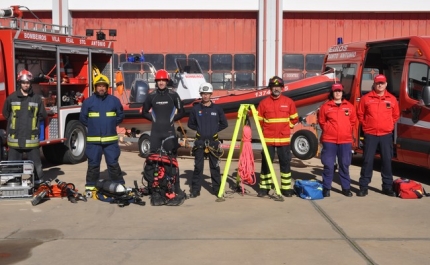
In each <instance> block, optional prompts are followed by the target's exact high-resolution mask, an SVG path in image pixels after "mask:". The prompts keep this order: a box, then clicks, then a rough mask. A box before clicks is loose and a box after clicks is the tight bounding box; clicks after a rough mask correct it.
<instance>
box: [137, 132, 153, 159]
mask: <svg viewBox="0 0 430 265" xmlns="http://www.w3.org/2000/svg"><path fill="white" fill-rule="evenodd" d="M138 145H139V155H140V156H141V157H147V156H148V155H149V151H150V150H151V144H150V143H149V135H147V134H142V135H141V136H140V137H139V141H138Z"/></svg>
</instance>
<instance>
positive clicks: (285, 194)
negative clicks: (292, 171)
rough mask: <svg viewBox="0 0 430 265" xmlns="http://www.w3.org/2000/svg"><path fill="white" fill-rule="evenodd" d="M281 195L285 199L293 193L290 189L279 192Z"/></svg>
mask: <svg viewBox="0 0 430 265" xmlns="http://www.w3.org/2000/svg"><path fill="white" fill-rule="evenodd" d="M281 194H282V195H284V196H285V197H293V195H294V191H293V190H292V189H288V190H281Z"/></svg>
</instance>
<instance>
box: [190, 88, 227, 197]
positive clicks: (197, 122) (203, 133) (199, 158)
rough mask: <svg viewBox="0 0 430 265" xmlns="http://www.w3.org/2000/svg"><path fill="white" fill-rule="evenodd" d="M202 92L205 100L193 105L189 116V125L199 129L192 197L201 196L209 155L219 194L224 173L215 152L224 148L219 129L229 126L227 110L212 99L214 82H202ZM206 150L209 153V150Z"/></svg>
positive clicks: (216, 189) (213, 182) (215, 185)
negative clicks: (221, 145)
mask: <svg viewBox="0 0 430 265" xmlns="http://www.w3.org/2000/svg"><path fill="white" fill-rule="evenodd" d="M199 92H200V96H201V97H202V100H201V102H200V103H199V104H196V105H195V106H194V107H193V109H192V110H191V112H190V117H189V119H188V127H189V128H190V129H192V130H195V131H197V134H196V140H195V142H194V148H193V152H194V173H193V177H192V179H191V195H190V197H191V198H196V197H198V196H200V190H201V187H202V178H203V169H204V159H205V156H208V157H209V168H210V173H211V180H212V191H213V193H214V194H215V195H217V194H218V192H219V189H220V184H221V173H220V168H219V162H220V160H219V157H218V156H216V155H217V154H216V153H215V152H217V151H218V150H219V148H220V147H219V145H220V142H219V141H218V132H220V131H222V130H224V129H225V128H227V127H228V123H227V119H226V118H225V114H224V111H223V110H222V108H221V107H219V106H218V105H216V104H214V103H213V102H212V101H211V96H212V93H213V87H212V85H211V84H210V83H203V84H201V85H200V88H199ZM210 149H211V150H212V151H210ZM205 152H209V153H206V154H205Z"/></svg>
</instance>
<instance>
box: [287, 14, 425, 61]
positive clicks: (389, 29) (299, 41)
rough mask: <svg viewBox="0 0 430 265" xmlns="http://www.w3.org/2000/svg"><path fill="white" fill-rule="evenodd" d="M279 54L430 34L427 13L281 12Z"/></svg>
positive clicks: (323, 49)
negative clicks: (281, 42) (281, 29)
mask: <svg viewBox="0 0 430 265" xmlns="http://www.w3.org/2000/svg"><path fill="white" fill-rule="evenodd" d="M283 30H284V33H283V40H284V41H283V47H282V48H283V53H325V52H326V51H327V49H328V48H329V47H330V46H332V45H335V44H336V41H337V38H338V37H342V38H343V42H344V43H347V42H354V41H364V40H374V39H383V38H391V37H401V36H410V35H430V13H391V14H388V13H296V12H295V13H288V12H284V23H283Z"/></svg>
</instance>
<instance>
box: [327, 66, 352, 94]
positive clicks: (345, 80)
mask: <svg viewBox="0 0 430 265" xmlns="http://www.w3.org/2000/svg"><path fill="white" fill-rule="evenodd" d="M329 68H331V69H334V73H335V76H336V80H337V82H339V83H341V84H342V85H343V89H344V97H345V98H346V99H349V97H350V95H351V88H352V84H353V82H354V79H355V75H356V72H357V64H351V63H346V64H328V65H326V68H325V69H329Z"/></svg>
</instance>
